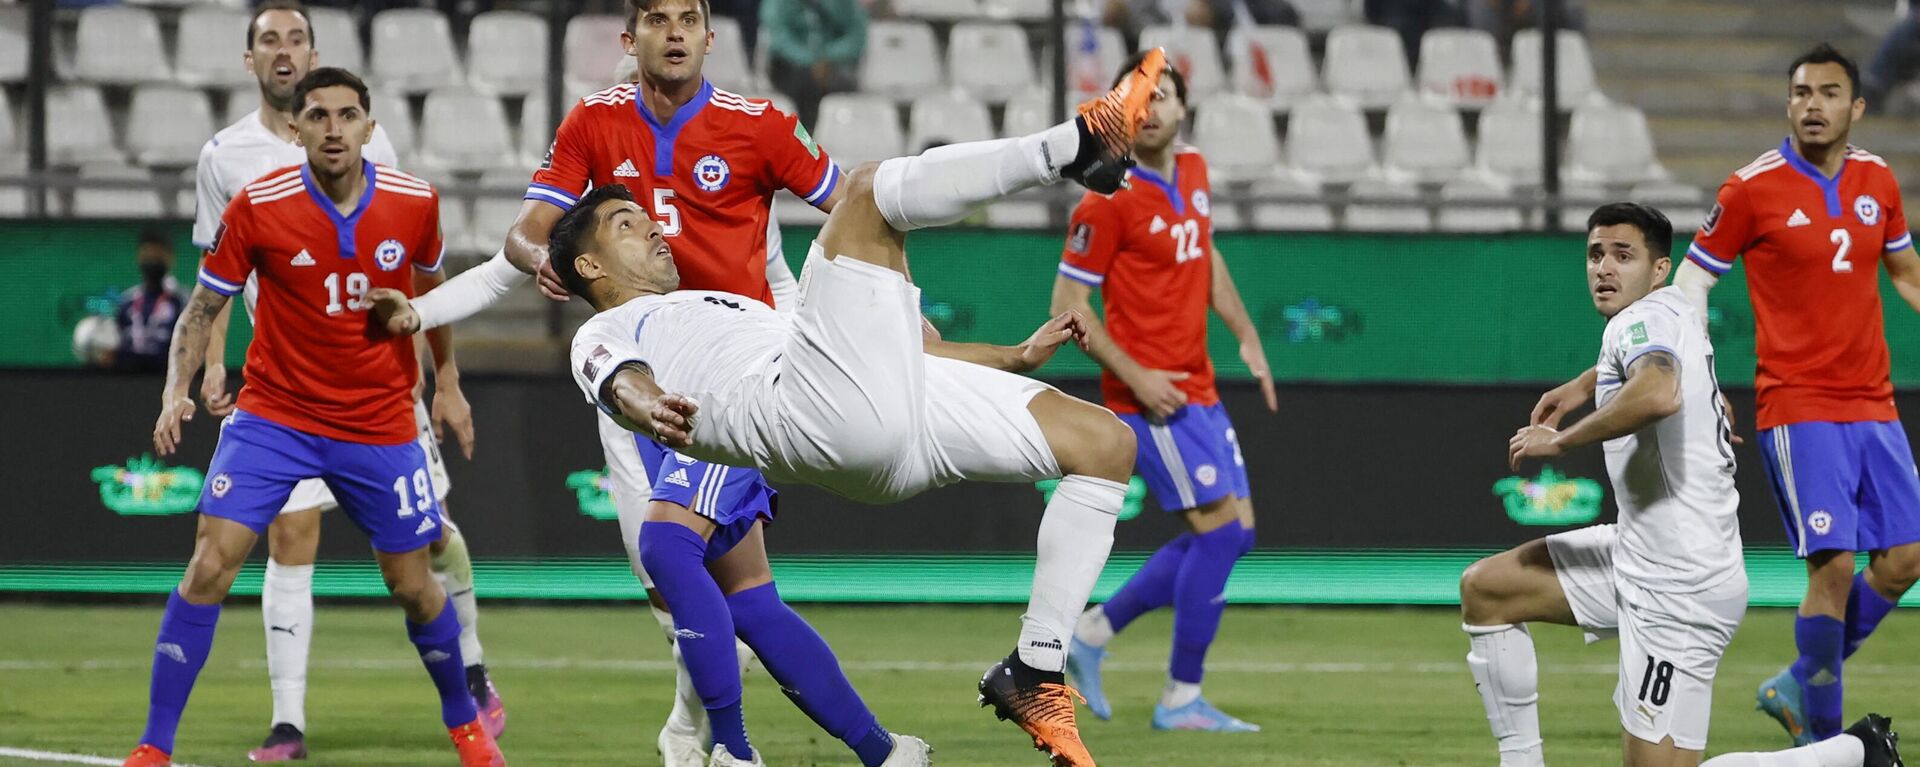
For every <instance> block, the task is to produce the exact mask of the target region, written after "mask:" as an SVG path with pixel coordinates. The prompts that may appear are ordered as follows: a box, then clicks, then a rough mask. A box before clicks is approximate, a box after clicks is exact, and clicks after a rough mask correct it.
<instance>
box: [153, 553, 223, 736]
mask: <svg viewBox="0 0 1920 767" xmlns="http://www.w3.org/2000/svg"><path fill="white" fill-rule="evenodd" d="M219 624H220V604H219V603H218V602H216V603H214V604H210V605H196V604H189V603H188V602H187V600H186V597H182V596H180V592H179V591H178V590H175V591H173V592H171V593H169V594H168V595H167V611H166V612H165V613H164V614H162V615H161V616H160V636H159V638H157V639H155V640H154V645H153V681H151V682H149V683H148V687H147V731H146V732H143V733H141V734H140V742H141V743H145V744H147V745H149V746H153V747H154V748H157V749H160V750H161V751H165V752H167V753H169V754H171V753H173V734H174V731H176V730H178V729H179V728H180V712H182V711H184V710H186V708H187V697H188V696H190V695H192V694H193V681H194V680H195V679H198V678H199V677H200V668H201V667H202V666H205V665H207V653H208V652H210V651H211V650H212V649H213V630H214V627H215V626H218V625H219Z"/></svg>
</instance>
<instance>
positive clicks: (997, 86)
mask: <svg viewBox="0 0 1920 767" xmlns="http://www.w3.org/2000/svg"><path fill="white" fill-rule="evenodd" d="M947 71H948V72H952V73H953V85H954V87H956V88H959V89H961V90H963V91H966V92H967V93H969V94H972V95H973V97H974V98H977V99H980V100H982V101H985V102H988V103H1004V102H1005V101H1006V100H1007V97H1008V96H1010V95H1012V94H1014V93H1017V92H1019V91H1020V89H1022V88H1025V87H1027V86H1028V85H1029V84H1031V83H1033V82H1035V80H1034V69H1033V52H1032V51H1031V50H1030V49H1029V47H1028V44H1027V34H1026V32H1025V31H1023V30H1021V29H1020V27H1018V26H1016V25H1013V24H1004V23H987V22H962V23H960V24H955V25H954V27H953V30H952V31H951V32H950V33H949V38H948V42H947Z"/></svg>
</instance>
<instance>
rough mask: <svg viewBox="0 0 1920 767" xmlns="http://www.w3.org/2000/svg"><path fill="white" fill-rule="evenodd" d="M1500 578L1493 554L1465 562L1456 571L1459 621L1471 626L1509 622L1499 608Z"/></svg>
mask: <svg viewBox="0 0 1920 767" xmlns="http://www.w3.org/2000/svg"><path fill="white" fill-rule="evenodd" d="M1501 581H1502V578H1501V577H1500V564H1499V562H1497V561H1496V560H1495V558H1494V557H1487V558H1485V559H1482V560H1480V561H1478V562H1475V563H1473V564H1471V565H1468V566H1467V570H1466V572H1463V573H1461V574H1460V617H1461V620H1462V621H1464V622H1466V623H1467V624H1469V625H1474V626H1491V625H1495V624H1500V623H1511V622H1512V621H1508V620H1505V616H1504V615H1503V614H1502V611H1501V607H1502V606H1503V604H1504V602H1505V601H1506V599H1505V596H1506V594H1505V592H1506V589H1504V588H1503V587H1502V586H1501Z"/></svg>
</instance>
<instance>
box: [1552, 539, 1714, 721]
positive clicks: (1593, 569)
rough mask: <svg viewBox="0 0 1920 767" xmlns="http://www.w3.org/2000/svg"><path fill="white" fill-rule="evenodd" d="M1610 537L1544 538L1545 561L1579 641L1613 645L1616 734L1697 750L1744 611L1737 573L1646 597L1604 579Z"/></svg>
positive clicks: (1613, 577)
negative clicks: (1583, 636)
mask: <svg viewBox="0 0 1920 767" xmlns="http://www.w3.org/2000/svg"><path fill="white" fill-rule="evenodd" d="M1618 538H1619V535H1618V531H1617V530H1616V529H1615V527H1614V526H1613V525H1594V526H1592V527H1585V528H1581V529H1579V530H1572V531H1569V532H1564V533H1558V534H1555V535H1549V536H1547V553H1548V555H1549V556H1551V557H1552V558H1553V569H1554V572H1555V573H1556V574H1557V575H1558V576H1559V580H1560V588H1561V589H1562V590H1563V591H1565V592H1566V595H1567V604H1568V605H1570V606H1571V607H1572V608H1573V615H1574V618H1575V620H1576V621H1578V623H1579V624H1580V627H1581V628H1582V629H1585V630H1586V631H1587V641H1588V642H1594V641H1598V640H1600V639H1603V638H1606V637H1608V636H1618V637H1619V639H1620V677H1619V680H1618V681H1617V682H1616V683H1615V685H1614V688H1613V703H1614V707H1615V708H1618V709H1619V711H1620V726H1621V727H1622V728H1624V729H1625V730H1626V731H1627V733H1628V734H1630V735H1632V736H1634V737H1636V738H1639V739H1641V740H1644V741H1646V742H1648V743H1659V742H1661V741H1663V740H1665V739H1667V738H1669V737H1671V738H1673V743H1674V745H1675V746H1678V747H1680V748H1683V749H1687V750H1689V751H1700V750H1704V749H1705V748H1706V747H1707V725H1708V720H1709V718H1710V717H1711V714H1712V710H1713V677H1714V674H1715V672H1716V671H1718V670H1719V667H1720V658H1721V656H1723V655H1725V654H1726V651H1727V645H1728V643H1730V642H1732V641H1733V632H1734V630H1735V629H1738V628H1739V627H1740V620H1741V618H1743V617H1745V616H1746V613H1747V577H1746V573H1745V572H1744V571H1743V572H1741V573H1739V574H1738V575H1736V576H1735V577H1732V578H1728V579H1727V580H1725V581H1723V582H1721V583H1719V584H1717V585H1715V586H1713V587H1711V588H1708V589H1706V590H1705V591H1700V592H1695V593H1686V594H1676V593H1668V592H1660V591H1650V590H1647V589H1644V588H1641V587H1640V586H1637V585H1635V584H1632V583H1628V582H1625V581H1623V580H1621V579H1620V578H1619V577H1618V575H1617V574H1616V573H1615V572H1614V569H1613V550H1614V546H1615V545H1617V541H1618Z"/></svg>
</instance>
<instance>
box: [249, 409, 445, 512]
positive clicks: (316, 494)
mask: <svg viewBox="0 0 1920 767" xmlns="http://www.w3.org/2000/svg"><path fill="white" fill-rule="evenodd" d="M413 422H414V424H416V425H417V426H419V427H420V436H419V437H417V438H416V439H417V440H418V441H419V443H420V449H421V450H423V451H425V452H426V454H427V474H429V475H431V476H432V477H433V495H434V498H435V499H436V500H439V501H440V502H441V503H445V502H446V500H447V494H448V493H450V492H453V479H452V478H450V477H448V476H447V462H446V460H444V459H442V458H441V457H440V444H439V443H438V442H435V441H434V439H433V416H432V415H431V414H429V413H428V412H427V404H426V403H425V402H422V401H420V400H414V402H413ZM337 508H340V502H339V501H335V500H334V499H333V491H332V490H330V489H328V488H327V482H326V480H323V479H320V478H319V477H314V478H312V479H303V480H300V482H299V483H298V484H295V485H294V486H293V493H292V494H291V495H288V496H287V504H286V505H285V506H282V507H280V513H282V514H291V513H293V512H296V511H306V510H307V509H322V510H332V509H337ZM440 513H441V515H442V516H445V514H446V509H445V508H442V509H441V510H440Z"/></svg>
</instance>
